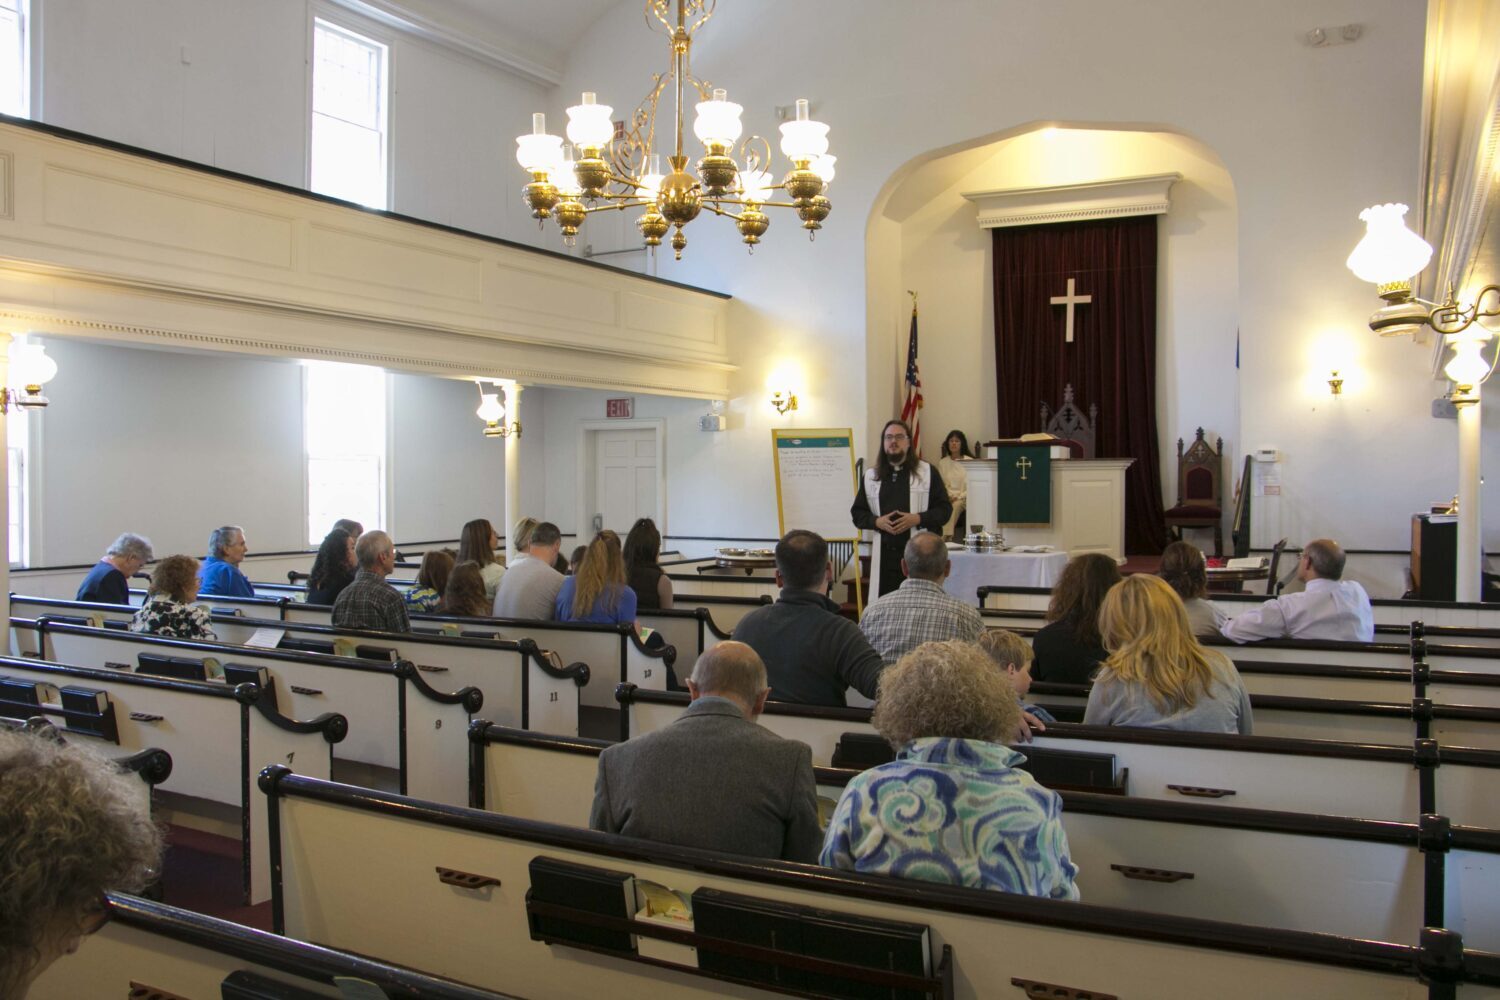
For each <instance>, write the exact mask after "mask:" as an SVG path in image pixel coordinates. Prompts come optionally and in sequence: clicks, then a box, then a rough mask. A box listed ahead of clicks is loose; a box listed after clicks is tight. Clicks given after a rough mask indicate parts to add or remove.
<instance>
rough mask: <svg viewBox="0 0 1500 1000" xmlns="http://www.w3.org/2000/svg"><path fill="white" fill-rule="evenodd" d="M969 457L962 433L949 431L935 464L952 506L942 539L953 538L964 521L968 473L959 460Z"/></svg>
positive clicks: (966, 442) (967, 443)
mask: <svg viewBox="0 0 1500 1000" xmlns="http://www.w3.org/2000/svg"><path fill="white" fill-rule="evenodd" d="M969 457H971V456H970V454H969V439H968V438H967V437H965V436H964V432H963V431H959V430H953V431H949V432H948V436H947V437H946V438H944V439H943V457H942V458H940V459H938V463H937V464H938V474H939V475H941V476H942V477H943V485H944V486H946V487H948V500H949V502H951V503H952V504H953V516H952V517H950V518H948V523H947V524H945V525H943V537H944V538H954V537H955V534H954V533H955V532H956V531H958V530H959V525H960V523H961V522H963V521H965V520H966V519H965V517H964V509H965V508H966V507H967V506H968V501H969V473H968V471H967V470H965V469H964V466H963V463H961V462H960V461H959V459H963V458H969ZM960 540H961V539H960Z"/></svg>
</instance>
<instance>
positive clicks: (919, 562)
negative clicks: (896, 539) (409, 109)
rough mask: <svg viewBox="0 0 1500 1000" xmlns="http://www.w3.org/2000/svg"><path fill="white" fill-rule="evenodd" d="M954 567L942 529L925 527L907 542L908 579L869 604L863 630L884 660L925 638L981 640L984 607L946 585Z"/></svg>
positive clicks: (904, 558) (903, 561)
mask: <svg viewBox="0 0 1500 1000" xmlns="http://www.w3.org/2000/svg"><path fill="white" fill-rule="evenodd" d="M950 569H951V567H950V566H949V563H948V546H947V544H946V543H945V542H944V541H943V538H942V536H941V535H935V534H933V533H932V532H930V531H919V532H917V534H915V535H913V536H912V538H911V541H909V542H907V543H906V551H905V553H903V555H902V559H901V571H902V572H903V573H905V574H906V579H905V580H902V581H901V586H900V587H898V588H897V589H896V590H894V591H892V592H891V593H889V594H882V595H881V596H880V597H878V598H876V599H875V600H874V601H872V602H871V603H870V606H869V607H867V608H866V609H865V616H864V617H863V618H861V619H860V620H859V627H860V631H862V632H864V634H865V638H866V639H868V640H869V641H870V645H871V646H873V647H875V652H877V653H879V654H880V658H881V660H882V661H884V662H886V663H895V662H896V661H897V660H899V659H901V657H902V656H903V655H905V654H906V653H909V652H910V651H911V650H913V649H916V648H917V647H918V646H920V645H922V643H924V642H944V641H946V640H948V639H960V640H963V641H964V642H978V641H979V634H980V633H981V632H983V631H984V623H983V622H982V621H981V620H980V617H979V609H978V608H975V607H973V606H972V605H969V604H965V603H964V602H963V601H960V600H959V599H958V598H956V597H954V596H952V595H951V594H949V593H948V592H947V591H945V590H944V589H943V580H944V579H945V578H946V577H947V576H948V572H949V570H950Z"/></svg>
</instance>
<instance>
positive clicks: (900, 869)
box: [821, 641, 1078, 899]
mask: <svg viewBox="0 0 1500 1000" xmlns="http://www.w3.org/2000/svg"><path fill="white" fill-rule="evenodd" d="M873 721H874V723H875V729H876V730H877V731H878V732H879V733H880V735H881V736H883V737H885V739H886V741H887V742H888V743H890V745H891V746H892V747H894V748H895V749H896V759H895V760H894V761H892V762H891V763H889V764H881V765H880V766H878V767H873V768H871V769H870V770H868V771H865V772H863V773H861V774H859V775H856V776H855V777H854V778H853V779H852V780H851V781H850V782H849V784H848V785H846V786H845V787H844V793H843V795H841V796H840V797H839V803H838V806H837V807H836V808H835V809H834V812H833V818H832V819H831V820H830V821H829V823H828V833H827V835H826V836H825V837H824V839H823V853H822V858H821V861H822V863H823V864H824V865H826V866H828V867H830V868H843V869H848V870H851V871H857V872H873V873H877V874H884V875H895V876H898V877H900V878H910V879H918V880H921V881H924V882H943V883H947V884H949V885H964V886H969V887H971V888H979V889H994V890H997V891H1000V892H1016V893H1023V894H1025V895H1028V896H1047V897H1051V898H1053V899H1077V898H1078V888H1077V886H1076V885H1074V882H1073V880H1074V877H1075V876H1076V875H1077V874H1078V868H1077V866H1075V865H1074V864H1073V862H1072V860H1071V859H1070V858H1069V857H1068V837H1067V834H1066V833H1064V832H1063V825H1062V817H1061V814H1062V799H1061V798H1060V797H1059V796H1058V795H1057V793H1056V792H1053V791H1050V790H1048V789H1046V788H1043V787H1042V786H1041V785H1038V784H1037V783H1036V781H1035V780H1034V779H1033V778H1032V777H1031V775H1029V774H1027V773H1026V772H1025V771H1021V770H1017V768H1016V765H1017V764H1019V763H1021V762H1022V761H1024V760H1025V759H1026V758H1025V757H1023V756H1021V755H1020V754H1019V753H1016V752H1015V751H1014V750H1012V749H1010V748H1009V747H1007V746H1006V745H1005V740H1007V739H1009V738H1010V737H1011V736H1012V735H1013V734H1014V733H1015V731H1016V727H1017V726H1018V725H1019V724H1020V721H1021V708H1020V705H1019V703H1018V702H1017V701H1016V694H1015V690H1014V689H1013V688H1012V687H1011V686H1010V684H1009V682H1007V681H1006V679H1005V676H1004V675H1003V674H1001V673H1000V672H999V671H998V670H996V669H995V668H994V665H993V664H992V663H991V662H990V658H989V657H988V656H987V655H986V654H985V653H984V652H983V651H982V650H980V649H979V647H977V646H975V645H974V644H973V643H968V642H958V641H952V642H929V643H925V644H923V645H921V646H918V647H917V648H916V649H914V650H912V651H911V652H910V653H907V654H906V655H905V656H903V657H902V658H901V659H900V660H899V661H898V662H897V663H896V665H895V666H893V667H887V668H886V669H885V672H884V673H882V674H881V677H880V697H879V699H878V700H877V701H876V703H875V714H874V718H873Z"/></svg>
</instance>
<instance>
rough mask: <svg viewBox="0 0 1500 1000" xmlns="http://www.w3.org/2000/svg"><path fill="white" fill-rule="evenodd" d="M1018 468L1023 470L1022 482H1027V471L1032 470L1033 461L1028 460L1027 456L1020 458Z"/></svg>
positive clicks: (1017, 462)
mask: <svg viewBox="0 0 1500 1000" xmlns="http://www.w3.org/2000/svg"><path fill="white" fill-rule="evenodd" d="M1016 468H1018V469H1020V470H1021V481H1022V482H1025V481H1026V470H1027V469H1029V468H1031V459H1029V458H1027V457H1026V456H1025V455H1022V456H1021V457H1020V458H1018V459H1016Z"/></svg>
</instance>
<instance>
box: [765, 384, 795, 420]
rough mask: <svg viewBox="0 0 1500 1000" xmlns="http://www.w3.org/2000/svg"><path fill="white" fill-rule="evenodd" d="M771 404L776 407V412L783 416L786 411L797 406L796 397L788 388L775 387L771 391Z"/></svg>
mask: <svg viewBox="0 0 1500 1000" xmlns="http://www.w3.org/2000/svg"><path fill="white" fill-rule="evenodd" d="M771 405H772V406H774V407H775V408H776V412H777V413H780V414H782V415H783V416H785V415H786V411H788V410H795V409H796V408H797V397H796V396H795V395H794V394H793V393H792V391H791V390H790V389H777V390H776V391H775V392H773V393H771Z"/></svg>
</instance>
